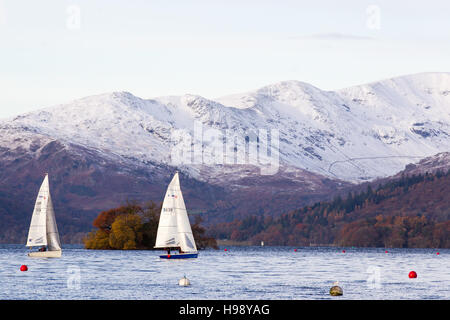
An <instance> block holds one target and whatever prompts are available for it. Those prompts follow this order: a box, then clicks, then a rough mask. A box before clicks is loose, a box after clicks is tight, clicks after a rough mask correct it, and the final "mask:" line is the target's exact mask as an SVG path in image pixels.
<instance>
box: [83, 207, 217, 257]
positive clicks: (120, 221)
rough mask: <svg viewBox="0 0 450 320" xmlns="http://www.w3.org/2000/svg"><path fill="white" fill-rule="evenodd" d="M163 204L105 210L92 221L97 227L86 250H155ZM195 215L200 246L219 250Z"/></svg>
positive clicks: (89, 236) (91, 234)
mask: <svg viewBox="0 0 450 320" xmlns="http://www.w3.org/2000/svg"><path fill="white" fill-rule="evenodd" d="M160 212H161V204H157V203H155V202H153V201H150V202H149V203H147V204H145V205H143V206H141V205H139V204H137V203H134V202H128V203H127V204H125V205H123V206H120V207H118V208H114V209H110V210H107V211H102V212H100V214H99V215H98V216H97V218H96V219H95V220H94V222H93V226H94V227H95V228H96V229H97V230H94V231H91V232H90V233H89V234H88V235H87V236H86V238H84V246H85V248H86V249H98V250H108V249H116V250H146V249H147V250H148V249H153V247H154V245H155V240H156V233H157V230H158V222H159V215H160ZM201 222H202V220H201V217H200V216H196V219H195V221H194V224H193V225H192V233H193V235H194V239H195V242H196V244H197V248H198V249H205V248H208V247H211V248H214V249H218V246H217V243H216V240H215V239H214V238H210V237H207V236H205V229H204V228H203V227H201V226H200V223H201Z"/></svg>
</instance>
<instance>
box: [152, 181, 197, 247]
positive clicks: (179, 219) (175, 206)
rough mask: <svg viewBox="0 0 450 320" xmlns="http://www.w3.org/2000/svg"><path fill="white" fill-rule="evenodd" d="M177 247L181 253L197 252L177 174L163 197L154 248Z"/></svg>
mask: <svg viewBox="0 0 450 320" xmlns="http://www.w3.org/2000/svg"><path fill="white" fill-rule="evenodd" d="M178 247H180V248H181V250H182V251H183V252H196V251H197V247H196V245H195V241H194V236H193V235H192V229H191V225H190V223H189V218H188V215H187V211H186V206H185V204H184V199H183V194H182V193H181V188H180V180H179V177H178V172H177V173H175V175H174V177H173V179H172V181H171V182H170V184H169V186H168V188H167V191H166V195H165V197H164V202H163V206H162V209H161V216H160V218H159V225H158V233H157V235H156V243H155V248H178Z"/></svg>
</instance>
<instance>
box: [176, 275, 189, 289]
mask: <svg viewBox="0 0 450 320" xmlns="http://www.w3.org/2000/svg"><path fill="white" fill-rule="evenodd" d="M178 285H179V286H182V287H187V286H190V285H191V282H190V281H189V279H188V278H186V276H184V277H183V278H181V279H180V281H178Z"/></svg>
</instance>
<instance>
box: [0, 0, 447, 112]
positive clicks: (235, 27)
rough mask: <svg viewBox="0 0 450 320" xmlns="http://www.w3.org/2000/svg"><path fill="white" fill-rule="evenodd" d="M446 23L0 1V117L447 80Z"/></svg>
mask: <svg viewBox="0 0 450 320" xmlns="http://www.w3.org/2000/svg"><path fill="white" fill-rule="evenodd" d="M369 6H376V7H375V8H378V9H377V10H379V11H378V12H379V19H378V20H377V18H376V17H377V16H376V12H375V13H374V11H373V10H370V9H369V10H368V8H373V7H369ZM74 8H75V9H74ZM77 8H78V9H79V12H80V15H79V19H77V17H78V16H77V14H76V10H77ZM74 10H75V11H74ZM449 17H450V2H449V1H437V0H434V1H365V0H354V1H331V0H329V1H325V0H324V1H320V0H318V1H287V0H278V1H275V0H270V1H269V0H265V1H264V0H259V1H256V0H252V1H250V0H249V1H243V0H241V1H234V0H227V1H214V0H197V1H188V0H184V1H182V0H177V1H174V0H165V1H143V0H142V1H138V0H128V1H125V0H122V1H117V0H116V1H114V0H103V1H95V0H86V1H76V0H72V1H62V0H53V1H50V0H40V1H35V0H34V1H33V0H30V1H20V0H0V57H1V59H0V118H4V117H9V116H13V115H16V114H19V113H23V112H26V111H31V110H34V109H38V108H41V107H45V106H51V105H54V104H58V103H65V102H69V101H71V100H73V99H75V98H80V97H83V96H87V95H92V94H99V93H104V92H110V91H130V92H131V93H133V94H135V95H137V96H140V97H142V98H152V97H157V96H163V95H181V94H185V93H191V94H199V95H201V96H204V97H206V98H211V99H213V98H216V97H220V96H223V95H227V94H233V93H239V92H245V91H250V90H253V89H256V88H259V87H262V86H264V85H268V84H271V83H274V82H278V81H282V80H300V81H304V82H308V83H311V84H313V85H315V86H317V87H319V88H322V89H326V90H333V89H339V88H343V87H347V86H351V85H356V84H361V83H366V82H370V81H376V80H380V79H384V78H389V77H393V76H398V75H404V74H411V73H418V72H427V71H442V72H449V71H450V58H449V57H450V19H449ZM77 21H79V25H78V23H77ZM377 21H379V24H378V23H377ZM78 26H79V27H78ZM378 27H379V28H378Z"/></svg>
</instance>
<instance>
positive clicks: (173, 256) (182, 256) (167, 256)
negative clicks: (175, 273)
mask: <svg viewBox="0 0 450 320" xmlns="http://www.w3.org/2000/svg"><path fill="white" fill-rule="evenodd" d="M159 257H160V258H161V259H170V260H172V259H194V258H197V257H198V253H180V254H164V255H161V256H159Z"/></svg>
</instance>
